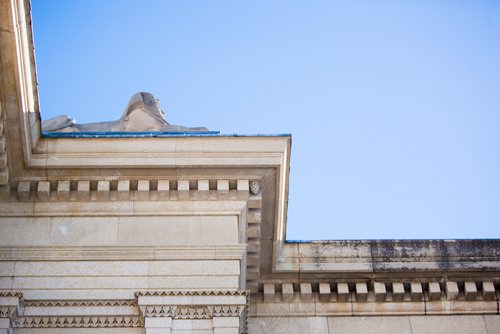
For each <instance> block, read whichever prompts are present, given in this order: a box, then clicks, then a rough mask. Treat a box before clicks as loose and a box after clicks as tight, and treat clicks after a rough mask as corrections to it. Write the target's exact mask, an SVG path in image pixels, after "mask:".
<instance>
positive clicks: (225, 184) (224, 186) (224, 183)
mask: <svg viewBox="0 0 500 334" xmlns="http://www.w3.org/2000/svg"><path fill="white" fill-rule="evenodd" d="M217 190H218V191H229V180H217Z"/></svg>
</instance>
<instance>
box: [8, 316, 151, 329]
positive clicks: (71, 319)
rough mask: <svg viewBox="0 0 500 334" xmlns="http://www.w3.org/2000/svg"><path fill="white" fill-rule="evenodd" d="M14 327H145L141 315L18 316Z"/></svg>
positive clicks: (13, 322) (13, 321)
mask: <svg viewBox="0 0 500 334" xmlns="http://www.w3.org/2000/svg"><path fill="white" fill-rule="evenodd" d="M12 327H14V328H114V327H121V328H123V327H140V328H141V327H144V319H143V318H142V317H140V316H128V315H123V316H121V315H116V316H114V315H113V316H83V317H81V316H62V317H61V316H53V317H51V316H43V317H37V316H28V317H25V316H17V317H15V318H14V319H13V320H12Z"/></svg>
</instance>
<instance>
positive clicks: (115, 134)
mask: <svg viewBox="0 0 500 334" xmlns="http://www.w3.org/2000/svg"><path fill="white" fill-rule="evenodd" d="M291 136H292V135H291V134H288V133H284V134H252V135H247V134H221V133H220V131H203V132H197V131H184V132H161V131H151V132H129V131H105V132H46V131H44V132H42V137H43V138H168V137H291Z"/></svg>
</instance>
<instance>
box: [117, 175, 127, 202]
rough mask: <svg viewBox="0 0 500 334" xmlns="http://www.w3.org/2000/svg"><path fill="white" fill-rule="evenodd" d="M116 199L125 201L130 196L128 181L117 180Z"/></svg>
mask: <svg viewBox="0 0 500 334" xmlns="http://www.w3.org/2000/svg"><path fill="white" fill-rule="evenodd" d="M116 190H117V193H118V200H120V201H126V200H128V199H129V198H130V181H129V180H119V181H118V185H117V188H116Z"/></svg>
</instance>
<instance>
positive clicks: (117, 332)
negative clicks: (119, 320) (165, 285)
mask: <svg viewBox="0 0 500 334" xmlns="http://www.w3.org/2000/svg"><path fill="white" fill-rule="evenodd" d="M97 333H100V334H101V333H102V334H143V333H144V329H143V328H16V329H14V334H97Z"/></svg>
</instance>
